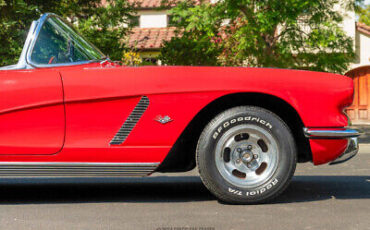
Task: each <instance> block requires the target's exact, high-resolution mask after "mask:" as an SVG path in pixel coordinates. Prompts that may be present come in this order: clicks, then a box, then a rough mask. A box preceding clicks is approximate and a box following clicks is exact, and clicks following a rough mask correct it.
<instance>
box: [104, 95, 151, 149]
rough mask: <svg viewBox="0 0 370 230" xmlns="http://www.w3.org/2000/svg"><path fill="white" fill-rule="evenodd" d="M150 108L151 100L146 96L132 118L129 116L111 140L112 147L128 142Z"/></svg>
mask: <svg viewBox="0 0 370 230" xmlns="http://www.w3.org/2000/svg"><path fill="white" fill-rule="evenodd" d="M148 106H149V98H148V97H146V96H142V97H141V99H140V101H139V103H137V105H136V106H135V108H134V110H133V111H132V112H131V114H130V116H128V118H127V120H126V121H125V123H123V125H122V127H121V128H120V129H119V131H118V132H117V133H116V135H115V136H114V137H113V139H112V140H111V142H110V144H111V145H120V144H122V143H123V142H124V141H125V140H126V138H127V137H128V135H130V133H131V131H132V130H133V129H134V127H135V125H136V124H137V122H138V121H139V120H140V118H141V116H143V114H144V112H145V110H146V109H147V108H148Z"/></svg>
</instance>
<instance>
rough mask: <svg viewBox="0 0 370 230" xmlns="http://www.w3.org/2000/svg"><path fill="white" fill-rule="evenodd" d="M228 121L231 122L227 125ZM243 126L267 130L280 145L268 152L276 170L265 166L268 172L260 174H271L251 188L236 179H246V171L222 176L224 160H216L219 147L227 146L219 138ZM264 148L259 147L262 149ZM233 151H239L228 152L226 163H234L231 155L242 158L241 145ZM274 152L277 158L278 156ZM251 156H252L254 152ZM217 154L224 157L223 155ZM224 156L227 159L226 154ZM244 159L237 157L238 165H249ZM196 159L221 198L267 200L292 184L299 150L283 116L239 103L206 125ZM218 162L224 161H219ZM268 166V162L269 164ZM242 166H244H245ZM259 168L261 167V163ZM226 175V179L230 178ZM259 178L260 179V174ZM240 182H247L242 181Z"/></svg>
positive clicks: (210, 187)
mask: <svg viewBox="0 0 370 230" xmlns="http://www.w3.org/2000/svg"><path fill="white" fill-rule="evenodd" d="M226 124H228V125H227V126H226ZM225 126H226V127H225ZM242 127H249V128H251V129H252V130H253V128H255V129H256V130H260V131H261V132H264V133H266V134H267V135H268V136H269V137H272V138H274V141H271V142H269V143H275V145H274V146H276V147H277V148H274V149H273V151H272V152H274V154H273V155H268V157H270V158H271V159H276V160H275V161H272V160H271V162H274V164H272V163H271V165H274V166H271V167H273V168H274V170H273V171H272V170H270V171H269V174H267V171H268V169H264V170H265V171H263V172H262V173H261V175H264V174H263V173H265V172H266V175H269V176H265V175H264V177H266V178H264V181H261V183H260V184H256V185H252V187H250V186H249V187H245V186H238V185H239V184H238V183H237V182H238V181H239V180H247V176H245V178H243V176H244V174H242V176H240V175H239V174H240V173H239V174H238V172H237V173H236V174H237V178H233V176H234V171H235V170H234V171H232V172H233V173H231V174H227V173H226V174H225V173H224V174H223V175H224V176H223V175H222V173H221V171H222V170H220V169H219V168H220V167H221V166H217V164H218V165H222V163H216V146H224V145H223V144H222V143H221V140H220V139H223V138H225V137H223V136H225V135H229V134H228V133H230V132H231V130H237V132H239V131H238V129H239V128H240V129H241V128H242ZM261 128H262V129H261ZM263 130H265V131H263ZM245 136H248V135H245ZM253 137H254V136H253ZM248 138H249V136H248ZM234 139H235V140H236V137H234ZM255 139H256V138H255ZM257 139H258V138H257ZM238 141H239V140H238ZM245 142H248V139H246V140H245ZM225 143H226V142H225ZM238 143H239V142H236V144H238ZM240 143H241V142H240ZM243 145H244V144H243ZM249 146H251V145H249ZM249 146H248V147H249ZM271 146H272V144H271ZM262 147H263V145H262ZM262 147H260V148H261V149H262ZM218 149H219V148H218ZM221 149H222V148H221ZM250 149H252V148H250ZM261 149H258V146H256V147H253V151H256V152H257V151H259V152H261ZM271 149H272V147H271ZM222 151H224V150H222ZM231 151H233V150H230V151H229V152H231ZM234 151H237V152H232V153H229V158H228V159H226V160H225V161H226V163H229V162H231V160H230V155H231V156H236V157H240V155H241V154H240V153H241V152H242V150H241V148H239V147H238V148H237V150H234ZM245 151H248V150H245ZM266 151H267V150H266ZM244 153H245V152H244V149H243V152H242V155H243V154H244ZM223 154H226V153H223ZM261 154H268V152H267V153H262V152H261ZM275 154H276V156H277V157H276V156H275ZM251 155H252V156H253V154H251ZM256 155H257V154H256ZM256 155H255V158H256V162H257V159H258V155H257V156H256ZM243 156H245V155H243ZM248 156H250V155H248ZM217 157H220V158H221V156H217ZM226 158H227V157H226ZM262 158H263V157H262V155H261V161H262ZM223 159H225V157H224V156H223ZM242 159H243V161H242V162H241V161H240V159H236V161H235V162H237V163H238V165H240V164H241V163H244V164H247V161H244V160H245V159H246V158H242ZM248 159H249V158H248ZM227 160H229V161H227ZM196 161H197V166H198V170H199V174H200V177H201V179H202V181H203V183H204V185H205V186H206V187H207V188H208V190H209V191H210V192H211V193H213V194H214V195H215V196H216V197H217V198H218V199H219V200H221V201H224V202H226V203H233V204H252V203H265V202H267V201H270V200H271V199H273V198H275V197H276V196H278V195H279V194H281V193H282V192H283V191H284V190H285V189H286V187H287V186H288V185H289V182H290V180H291V178H292V176H293V174H294V171H295V168H296V163H297V152H296V146H295V142H294V138H293V135H292V132H291V131H290V129H289V127H288V126H287V125H286V124H285V122H284V121H283V120H282V119H281V118H280V117H278V116H277V115H276V114H274V113H272V112H271V111H269V110H266V109H263V108H260V107H254V106H239V107H234V108H231V109H228V110H226V111H224V112H222V113H221V114H219V115H217V116H216V117H215V118H214V119H213V120H212V121H211V122H209V124H208V125H207V126H206V127H205V129H204V130H203V132H202V134H201V136H200V138H199V141H198V145H197V152H196ZM218 162H222V161H220V160H219V161H218ZM233 162H234V161H233ZM226 163H225V164H226ZM237 163H235V164H237ZM250 165H251V164H248V169H247V170H246V171H248V170H249V169H250V168H249V166H250ZM266 165H268V164H267V163H266ZM218 167H219V168H218ZM241 167H245V166H244V165H243V166H241ZM256 167H258V165H257V166H256ZM268 167H269V166H265V168H268ZM225 168H226V166H225ZM266 170H267V171H266ZM224 171H225V170H224ZM236 171H238V170H236ZM256 171H257V170H256ZM256 171H255V172H254V173H255V174H253V176H254V175H256ZM248 172H249V171H248ZM270 174H271V175H270ZM225 175H226V176H225ZM228 175H229V176H228ZM245 175H249V174H245ZM251 175H252V174H251ZM228 177H230V180H229V178H228ZM225 178H227V179H228V180H227V179H225ZM256 178H257V179H258V177H256ZM257 179H256V180H257ZM231 180H236V181H237V182H235V183H231V182H230V181H231ZM241 183H244V182H243V181H241Z"/></svg>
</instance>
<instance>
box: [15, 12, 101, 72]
mask: <svg viewBox="0 0 370 230" xmlns="http://www.w3.org/2000/svg"><path fill="white" fill-rule="evenodd" d="M49 17H57V18H59V19H61V20H63V21H65V20H64V19H63V18H61V17H60V16H58V15H56V14H53V13H45V14H43V15H41V17H40V19H39V20H37V21H34V22H33V23H32V25H35V28H32V26H31V29H32V30H31V29H30V31H29V34H28V36H27V39H28V38H30V40H29V41H28V43H27V40H26V43H25V46H24V47H23V50H22V55H21V57H20V59H19V62H18V63H21V62H22V63H25V64H26V65H27V66H28V68H30V67H31V68H51V67H62V66H75V65H82V64H88V63H93V62H101V61H102V60H104V59H107V56H106V55H104V54H103V53H102V52H101V51H100V50H99V49H98V48H96V47H95V46H94V45H93V48H95V49H97V50H98V51H99V52H100V53H101V54H102V55H103V56H102V58H101V59H96V60H88V61H78V62H68V63H57V64H36V63H34V62H32V59H31V54H32V51H33V48H34V47H35V44H36V41H37V38H38V36H39V33H40V31H41V29H42V26H43V25H44V23H45V21H46V20H47V19H48V18H49ZM26 46H27V47H26ZM25 67H26V66H25ZM26 68H27V67H26Z"/></svg>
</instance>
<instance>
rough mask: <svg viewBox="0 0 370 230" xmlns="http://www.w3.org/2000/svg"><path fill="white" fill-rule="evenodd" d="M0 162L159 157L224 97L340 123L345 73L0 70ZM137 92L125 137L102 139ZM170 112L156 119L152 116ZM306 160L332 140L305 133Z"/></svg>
mask: <svg viewBox="0 0 370 230" xmlns="http://www.w3.org/2000/svg"><path fill="white" fill-rule="evenodd" d="M0 85H1V87H0V91H1V95H2V96H1V98H0V161H6V162H17V161H19V162H25V161H26V162H32V161H36V162H157V163H159V164H160V163H161V162H162V161H163V160H164V159H165V157H166V156H167V154H168V153H169V152H170V150H171V148H172V147H173V145H174V144H175V142H176V140H177V139H178V138H179V137H180V135H181V134H182V133H183V132H184V130H185V129H186V127H187V126H188V125H189V124H190V122H191V121H192V119H193V118H194V117H196V115H197V114H199V113H200V112H201V111H202V109H204V108H206V107H207V105H209V104H211V103H212V102H214V101H217V100H219V99H220V98H222V97H225V96H228V95H233V94H235V95H237V94H246V95H247V94H261V95H270V96H272V97H276V98H278V99H280V100H283V101H284V102H286V103H287V104H288V105H289V106H291V107H292V108H293V109H294V110H295V111H296V112H297V114H298V115H299V117H300V119H301V121H302V123H303V124H304V127H308V128H338V129H342V128H343V127H345V126H347V124H348V119H347V117H346V115H345V114H344V113H343V111H344V108H345V107H346V106H349V105H350V104H351V103H352V99H353V82H352V80H351V79H350V78H347V77H344V76H340V75H334V74H324V73H319V72H307V71H293V70H283V69H259V68H214V67H121V66H116V65H111V64H105V65H104V64H103V65H100V64H97V63H95V64H83V65H77V66H73V67H58V68H46V69H31V70H8V71H1V72H0ZM143 95H145V96H147V97H148V98H149V101H150V104H149V106H148V108H147V110H146V112H145V113H144V114H143V116H142V117H141V119H140V121H139V122H138V123H137V124H136V126H135V127H134V129H133V130H132V132H131V133H130V135H129V136H128V137H127V139H126V140H125V141H124V142H123V143H122V144H120V145H114V146H112V145H110V144H109V143H110V141H111V139H112V138H113V137H114V135H115V133H116V132H117V131H118V130H119V128H120V127H121V126H122V124H123V123H124V121H125V120H126V119H127V117H128V116H129V115H130V113H131V111H132V110H133V109H134V107H135V105H136V104H137V103H138V102H139V100H140V98H141V97H142V96H143ZM165 115H167V116H169V117H171V119H173V121H172V122H169V123H168V124H166V125H163V124H161V123H160V122H156V121H155V119H156V117H158V116H165ZM309 144H310V149H311V153H312V161H313V163H314V164H324V163H328V162H330V161H332V160H334V159H336V158H337V157H338V156H339V155H340V154H341V153H342V152H343V151H344V149H345V148H346V146H347V141H346V140H342V139H339V140H338V139H320V140H315V139H311V140H309Z"/></svg>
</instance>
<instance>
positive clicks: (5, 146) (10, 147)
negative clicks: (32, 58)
mask: <svg viewBox="0 0 370 230" xmlns="http://www.w3.org/2000/svg"><path fill="white" fill-rule="evenodd" d="M64 136H65V114H64V104H63V87H62V81H61V77H60V74H59V72H58V71H56V70H53V69H33V70H9V71H0V154H1V155H13V154H20V155H32V154H37V155H45V154H56V153H58V152H59V151H60V150H61V149H62V146H63V143H64Z"/></svg>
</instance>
